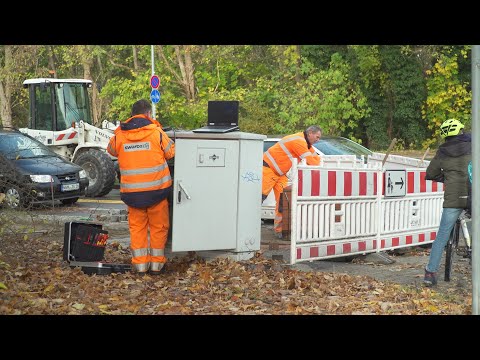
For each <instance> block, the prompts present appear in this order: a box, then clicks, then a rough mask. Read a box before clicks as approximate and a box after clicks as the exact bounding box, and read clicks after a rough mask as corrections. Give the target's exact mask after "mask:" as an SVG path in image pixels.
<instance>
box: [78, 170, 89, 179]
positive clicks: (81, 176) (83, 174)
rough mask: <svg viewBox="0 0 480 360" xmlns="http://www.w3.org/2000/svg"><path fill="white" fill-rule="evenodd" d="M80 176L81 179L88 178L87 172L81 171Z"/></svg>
mask: <svg viewBox="0 0 480 360" xmlns="http://www.w3.org/2000/svg"><path fill="white" fill-rule="evenodd" d="M78 176H80V179H85V178H86V177H87V172H86V171H85V170H80V172H79V173H78Z"/></svg>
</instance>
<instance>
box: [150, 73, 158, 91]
mask: <svg viewBox="0 0 480 360" xmlns="http://www.w3.org/2000/svg"><path fill="white" fill-rule="evenodd" d="M150 86H151V87H152V88H154V89H157V88H158V87H159V86H160V78H159V77H158V76H157V75H152V77H151V78H150Z"/></svg>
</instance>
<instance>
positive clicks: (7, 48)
mask: <svg viewBox="0 0 480 360" xmlns="http://www.w3.org/2000/svg"><path fill="white" fill-rule="evenodd" d="M4 52H5V64H4V66H3V71H1V72H0V120H1V123H2V125H3V126H4V127H12V78H11V71H12V70H11V67H12V65H13V46H12V45H4Z"/></svg>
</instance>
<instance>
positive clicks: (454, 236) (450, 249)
mask: <svg viewBox="0 0 480 360" xmlns="http://www.w3.org/2000/svg"><path fill="white" fill-rule="evenodd" d="M459 231H460V220H457V221H456V222H455V225H454V226H453V229H452V233H451V234H450V238H449V239H448V242H447V248H446V250H447V251H446V254H445V277H444V280H445V281H450V276H451V275H452V267H453V254H454V253H455V250H456V249H457V246H458V236H459Z"/></svg>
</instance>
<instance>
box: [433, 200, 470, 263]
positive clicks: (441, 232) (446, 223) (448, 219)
mask: <svg viewBox="0 0 480 360" xmlns="http://www.w3.org/2000/svg"><path fill="white" fill-rule="evenodd" d="M462 210H463V209H457V208H443V212H442V218H441V219H440V226H439V227H438V232H437V237H436V238H435V241H434V242H433V244H432V250H431V251H430V259H429V260H428V265H427V267H426V269H427V271H430V272H437V271H438V268H439V267H440V261H441V260H442V254H443V250H444V249H445V245H447V242H448V238H449V237H450V233H451V232H452V229H453V226H454V225H455V221H457V219H458V217H459V216H460V214H461V213H462Z"/></svg>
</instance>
